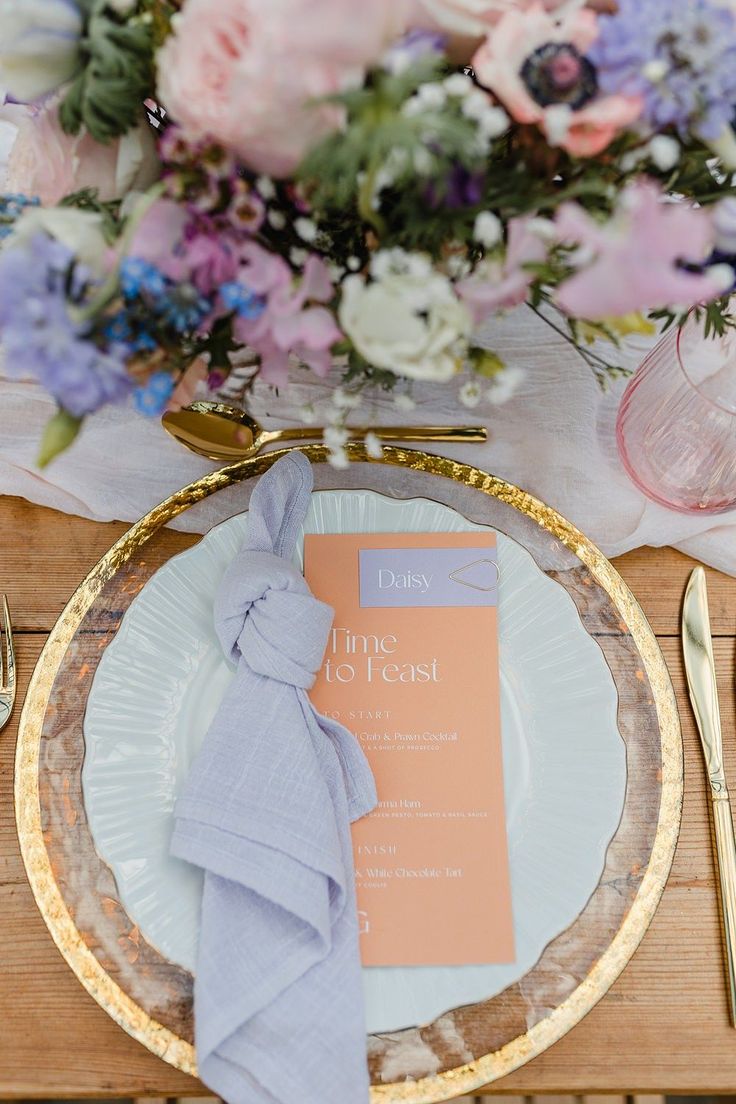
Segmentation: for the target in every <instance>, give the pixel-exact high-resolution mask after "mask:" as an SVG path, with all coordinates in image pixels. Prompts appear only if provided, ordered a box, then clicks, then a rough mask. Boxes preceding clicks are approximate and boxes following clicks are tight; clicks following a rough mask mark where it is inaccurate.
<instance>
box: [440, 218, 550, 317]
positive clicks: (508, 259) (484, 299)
mask: <svg viewBox="0 0 736 1104" xmlns="http://www.w3.org/2000/svg"><path fill="white" fill-rule="evenodd" d="M546 256H547V249H546V246H545V245H544V242H543V241H542V239H541V237H540V236H539V234H538V233H535V232H534V230H533V229H532V228H531V225H530V220H529V219H524V218H517V219H511V221H510V222H509V229H508V243H507V246H506V256H505V257H504V259H503V261H496V260H492V259H489V260H485V261H481V263H480V265H479V266H478V268H476V270H475V272H473V274H472V275H471V276H468V277H467V278H466V279H464V280H460V281H459V282H458V284H457V293H458V295H459V296H460V298H461V299H462V300H463V302H464V303H465V305H466V306H467V307H468V308H469V309H470V312H471V314H472V315H473V321H474V323H475V324H476V326H477V325H478V324H479V323H480V322H482V321H483V320H484V319H485V318H487V317H488V316H489V315H490V314H493V313H495V312H496V311H499V310H505V309H508V308H509V307H518V305H519V304H520V303H523V302H524V300H525V299H526V293H527V291H528V290H529V285H530V283H531V282H532V279H533V274H532V273H531V272H530V271H529V270H528V269H527V268H525V265H529V264H539V263H540V262H541V261H543V260H544V259H545V257H546Z"/></svg>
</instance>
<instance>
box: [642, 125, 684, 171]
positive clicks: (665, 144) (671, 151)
mask: <svg viewBox="0 0 736 1104" xmlns="http://www.w3.org/2000/svg"><path fill="white" fill-rule="evenodd" d="M649 156H650V157H651V159H652V161H653V162H654V164H655V165H656V166H657V168H658V169H660V170H661V171H662V172H669V170H670V169H673V168H674V167H675V165H676V164H677V162H678V161H679V160H680V143H679V142H678V141H677V139H676V138H672V137H671V135H669V134H656V135H655V136H654V138H652V140H651V142H650V143H649Z"/></svg>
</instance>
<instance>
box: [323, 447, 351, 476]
mask: <svg viewBox="0 0 736 1104" xmlns="http://www.w3.org/2000/svg"><path fill="white" fill-rule="evenodd" d="M327 463H328V464H329V465H330V467H331V468H337V470H338V471H344V470H345V468H349V467H350V457H349V456H348V454H347V452H346V451H345V449H344V448H331V449H330V451H329V453H328V455H327Z"/></svg>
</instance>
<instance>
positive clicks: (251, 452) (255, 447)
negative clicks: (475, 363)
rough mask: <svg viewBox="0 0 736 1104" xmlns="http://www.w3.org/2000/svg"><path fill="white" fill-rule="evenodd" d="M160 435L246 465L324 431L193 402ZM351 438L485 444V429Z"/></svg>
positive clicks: (412, 430) (363, 429) (387, 431)
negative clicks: (267, 422)
mask: <svg viewBox="0 0 736 1104" xmlns="http://www.w3.org/2000/svg"><path fill="white" fill-rule="evenodd" d="M161 422H162V424H163V427H164V429H165V430H166V431H167V433H170V434H171V436H172V437H175V438H176V440H177V441H179V442H180V443H181V444H182V445H186V447H187V448H188V449H191V451H192V452H196V453H198V454H199V455H200V456H206V457H208V458H209V459H210V460H245V459H247V458H248V457H249V456H255V455H256V453H257V452H260V451H261V449H262V448H263V447H264V445H271V444H275V443H276V442H277V441H279V442H280V441H316V440H320V439H321V437H322V433H323V430H322V429H321V428H316V427H314V426H295V427H294V428H291V429H273V430H268V429H264V428H263V426H262V425H260V424H259V423H258V422H257V421H256V420H255V418H251V416H250V415H249V414H246V413H245V412H244V411H242V410H240V409H239V408H238V407H236V406H228V405H227V404H226V403H216V402H194V403H192V405H191V406H185V407H184V408H183V410H177V411H173V410H171V411H168V412H167V413H166V414H164V416H163V418H162V419H161ZM349 432H350V436H351V437H357V438H361V437H365V435H366V433H374V434H375V435H376V437H378V439H379V440H380V441H485V440H487V437H488V434H487V433H486V429H485V427H484V426H350V427H349Z"/></svg>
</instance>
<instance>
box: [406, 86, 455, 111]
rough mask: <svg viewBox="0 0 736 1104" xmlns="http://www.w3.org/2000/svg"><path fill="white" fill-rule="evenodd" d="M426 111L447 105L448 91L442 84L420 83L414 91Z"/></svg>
mask: <svg viewBox="0 0 736 1104" xmlns="http://www.w3.org/2000/svg"><path fill="white" fill-rule="evenodd" d="M414 95H415V96H416V98H417V100H418V101H419V103H420V105H421V107H422V109H423V110H424V111H435V110H438V109H439V108H441V107H444V106H445V100H446V99H447V92H446V91H445V89H444V87H443V86H442V85H441V84H436V83H435V84H433V83H430V82H428V83H427V84H420V85H419V87H418V88H417V90H416V92H415V93H414Z"/></svg>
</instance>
